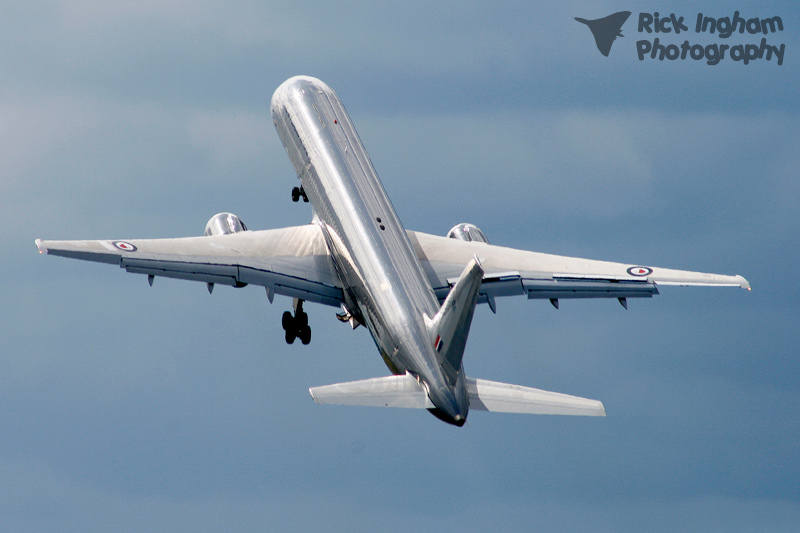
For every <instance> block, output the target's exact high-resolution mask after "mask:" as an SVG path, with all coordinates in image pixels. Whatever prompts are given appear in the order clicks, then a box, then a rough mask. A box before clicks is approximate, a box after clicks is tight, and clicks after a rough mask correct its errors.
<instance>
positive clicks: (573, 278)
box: [408, 231, 750, 311]
mask: <svg viewBox="0 0 800 533" xmlns="http://www.w3.org/2000/svg"><path fill="white" fill-rule="evenodd" d="M408 236H409V239H410V240H411V244H412V245H413V246H414V249H415V251H416V253H417V257H419V259H420V262H421V263H422V267H423V269H424V270H425V273H426V275H427V276H428V280H429V281H430V283H431V286H432V287H433V289H434V291H435V292H436V295H437V296H438V298H439V300H440V301H443V300H444V298H445V297H446V296H447V294H448V292H450V289H451V287H452V286H453V285H454V283H455V282H456V280H457V279H458V276H459V274H460V272H461V271H462V270H463V268H464V265H466V264H467V263H468V262H469V261H470V259H472V258H473V257H474V256H477V257H478V259H479V260H480V263H481V266H482V268H483V269H484V276H483V281H482V284H481V289H480V293H479V296H478V302H479V303H480V302H482V303H488V304H489V306H490V307H491V308H492V310H493V311H494V309H495V305H494V298H496V297H500V296H514V295H525V296H527V297H528V298H529V299H533V298H544V299H550V300H551V301H552V302H553V304H554V305H556V306H557V305H558V300H559V299H560V298H619V299H620V302H622V303H623V305H626V306H627V302H626V299H627V298H637V297H638V298H642V297H644V298H647V297H652V296H653V295H654V294H658V288H657V285H708V286H733V287H741V288H743V289H750V283H749V282H748V281H747V280H746V279H745V278H743V277H742V276H727V275H721V274H706V273H702V272H690V271H686V270H673V269H667V268H657V267H650V266H644V265H633V264H625V263H613V262H609V261H596V260H591V259H581V258H577V257H566V256H560V255H551V254H543V253H538V252H529V251H525V250H516V249H513V248H506V247H503V246H495V245H491V244H487V243H483V242H475V241H462V240H457V239H452V238H448V237H440V236H437V235H429V234H427V233H420V232H415V231H409V232H408Z"/></svg>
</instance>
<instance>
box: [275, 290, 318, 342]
mask: <svg viewBox="0 0 800 533" xmlns="http://www.w3.org/2000/svg"><path fill="white" fill-rule="evenodd" d="M281 327H283V330H284V331H285V332H286V343H287V344H292V343H294V340H295V339H300V342H302V343H303V344H308V343H309V342H311V328H310V327H309V325H308V315H307V314H306V313H305V311H303V300H300V299H297V298H295V299H294V314H292V313H291V312H289V311H286V312H285V313H283V317H282V318H281Z"/></svg>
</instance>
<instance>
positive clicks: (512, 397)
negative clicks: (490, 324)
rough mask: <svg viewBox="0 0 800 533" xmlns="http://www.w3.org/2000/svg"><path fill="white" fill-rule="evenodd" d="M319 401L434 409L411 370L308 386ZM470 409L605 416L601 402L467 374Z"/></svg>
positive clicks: (323, 402)
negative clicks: (477, 377)
mask: <svg viewBox="0 0 800 533" xmlns="http://www.w3.org/2000/svg"><path fill="white" fill-rule="evenodd" d="M308 390H309V392H310V393H311V397H312V398H314V401H315V402H316V403H318V404H332V405H362V406H369V407H406V408H412V409H431V408H432V407H434V405H433V403H432V402H431V401H430V398H428V393H427V391H426V390H425V386H424V385H423V384H422V383H420V382H419V380H417V378H415V377H414V376H413V375H412V374H409V373H406V374H402V375H398V376H386V377H382V378H373V379H364V380H360V381H350V382H348V383H337V384H335V385H326V386H323V387H313V388H310V389H308ZM467 391H468V393H469V404H470V408H471V409H477V410H479V411H493V412H498V413H525V414H535V415H579V416H605V415H606V410H605V408H604V407H603V404H602V402H600V401H598V400H590V399H588V398H580V397H578V396H570V395H568V394H561V393H558V392H549V391H545V390H540V389H534V388H531V387H523V386H520V385H511V384H509V383H500V382H497V381H488V380H485V379H471V378H467Z"/></svg>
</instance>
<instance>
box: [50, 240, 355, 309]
mask: <svg viewBox="0 0 800 533" xmlns="http://www.w3.org/2000/svg"><path fill="white" fill-rule="evenodd" d="M36 246H37V247H38V248H39V253H47V254H50V255H58V256H62V257H69V258H73V259H82V260H85V261H95V262H99V263H109V264H116V265H119V266H120V267H121V268H124V269H125V270H126V271H127V272H130V273H134V274H146V275H147V276H163V277H169V278H177V279H186V280H192V281H201V282H205V283H209V284H220V285H230V286H234V287H236V286H238V287H241V286H244V285H248V284H250V285H259V286H263V287H266V289H267V294H268V295H269V296H270V298H271V297H272V295H274V294H281V295H284V296H290V297H293V298H300V299H303V300H308V301H311V302H316V303H321V304H325V305H331V306H334V307H336V306H339V305H340V304H341V302H342V288H341V284H340V283H339V279H338V277H337V275H336V272H335V271H334V269H333V265H332V263H331V260H330V257H329V255H328V249H327V247H326V246H325V242H324V239H323V236H322V233H321V230H320V228H319V227H318V226H316V225H314V224H308V225H305V226H294V227H288V228H281V229H273V230H263V231H243V232H239V233H234V234H231V235H218V236H204V237H185V238H180V239H131V240H87V241H43V240H41V239H37V240H36ZM150 280H151V281H152V278H150Z"/></svg>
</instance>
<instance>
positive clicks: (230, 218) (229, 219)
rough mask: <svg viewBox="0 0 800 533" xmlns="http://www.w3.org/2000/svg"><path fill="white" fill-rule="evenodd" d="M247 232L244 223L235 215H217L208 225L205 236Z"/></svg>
mask: <svg viewBox="0 0 800 533" xmlns="http://www.w3.org/2000/svg"><path fill="white" fill-rule="evenodd" d="M240 231H247V226H245V225H244V222H242V220H241V219H240V218H239V217H237V216H236V215H234V214H233V213H217V214H216V215H214V216H213V217H211V219H210V220H209V221H208V224H206V231H205V233H204V235H206V236H208V235H230V234H231V233H239V232H240Z"/></svg>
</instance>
